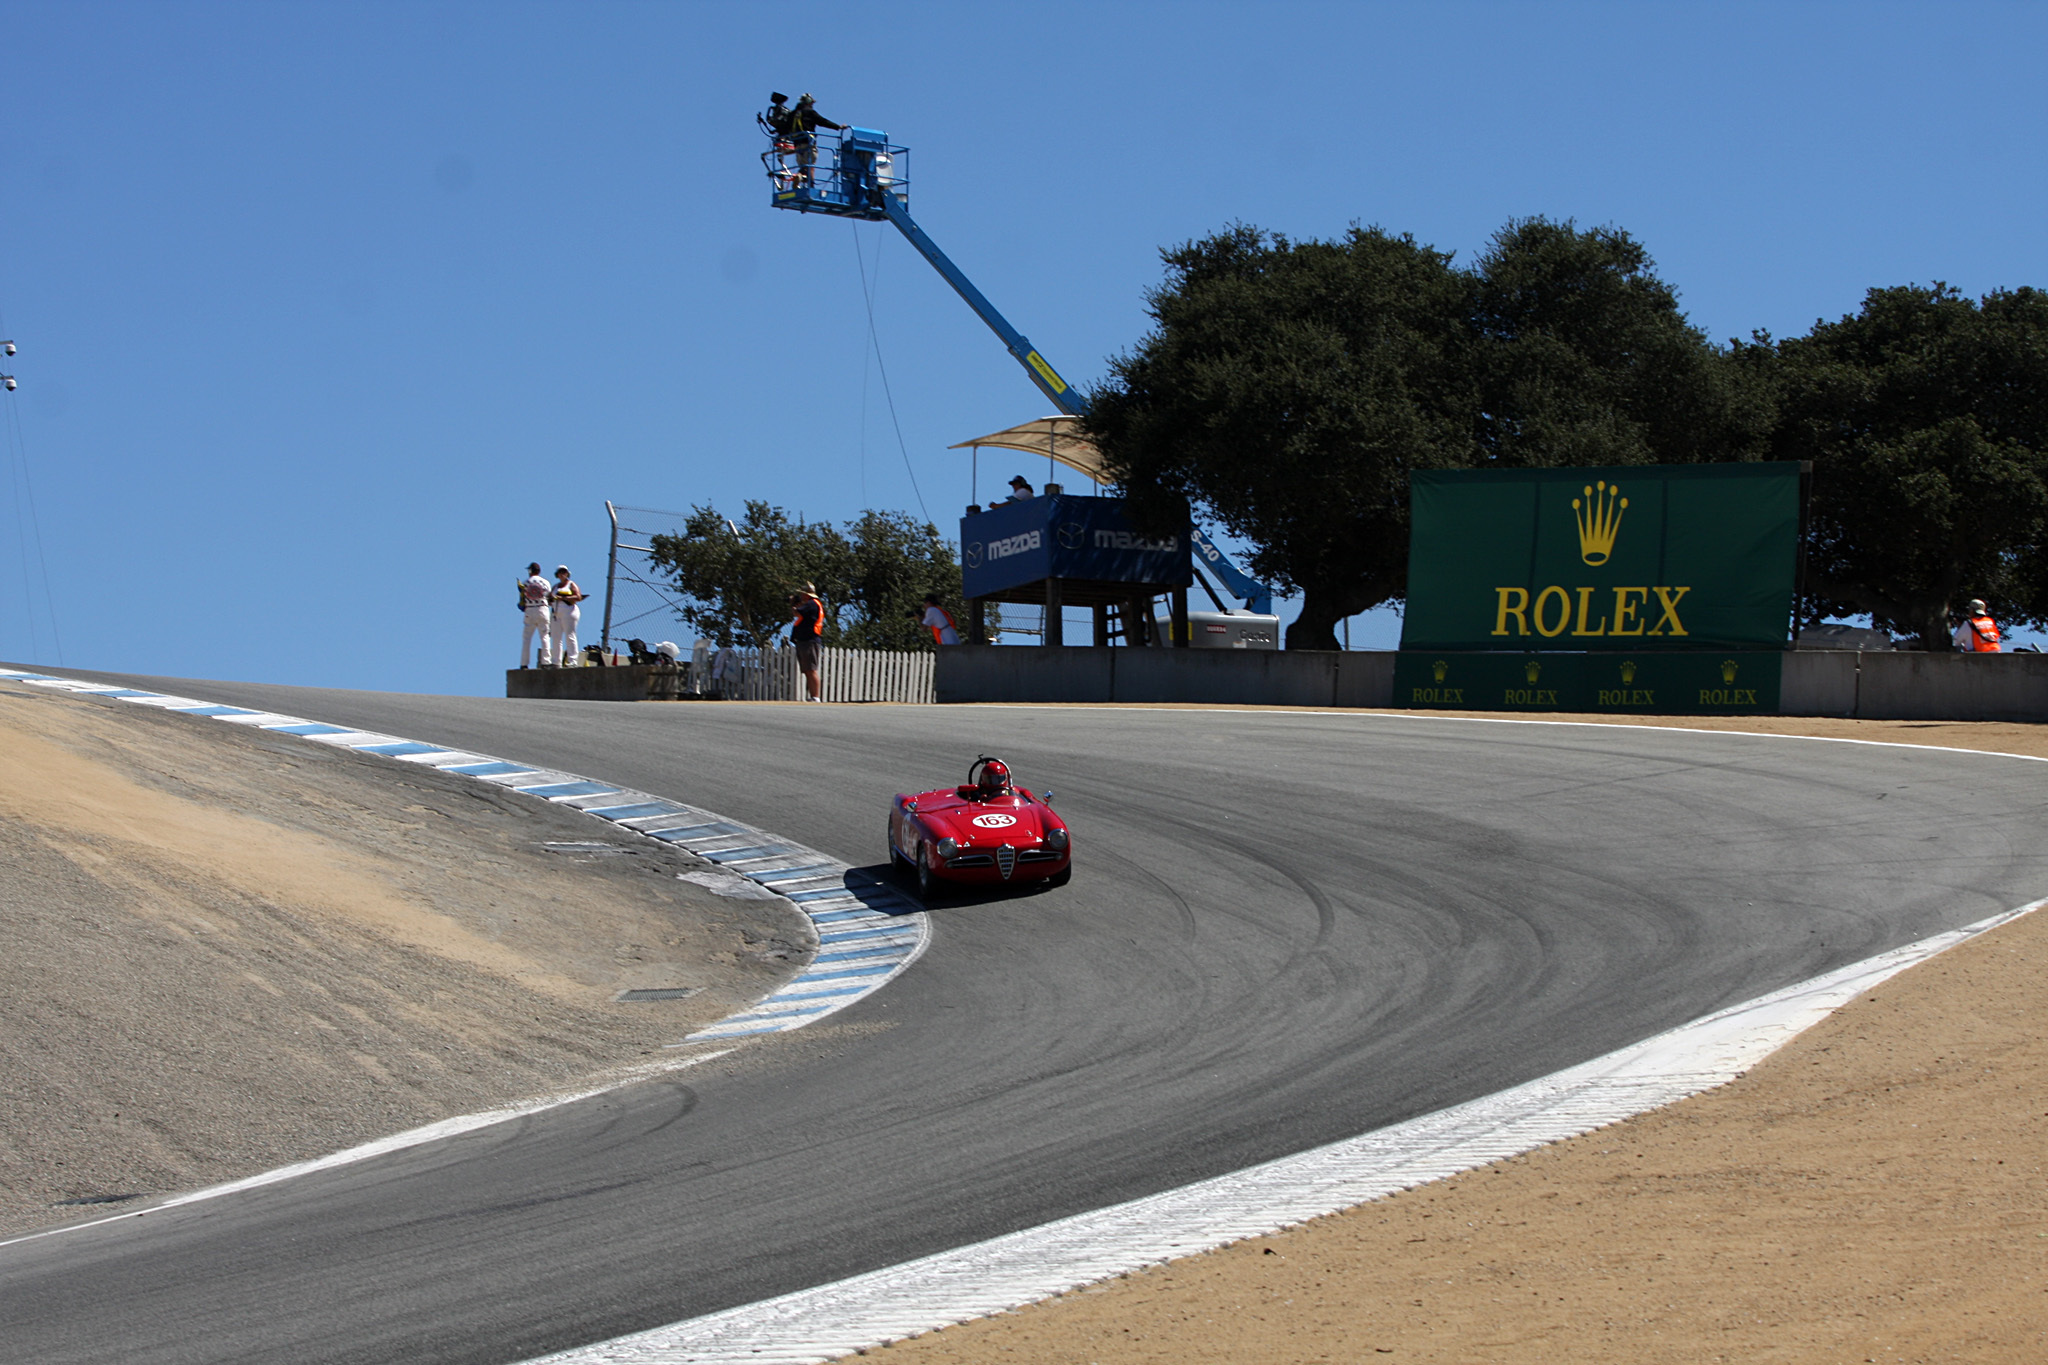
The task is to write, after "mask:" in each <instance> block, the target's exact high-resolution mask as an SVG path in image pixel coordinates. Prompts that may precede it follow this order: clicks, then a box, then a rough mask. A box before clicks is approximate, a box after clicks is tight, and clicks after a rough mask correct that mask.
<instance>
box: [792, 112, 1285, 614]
mask: <svg viewBox="0 0 2048 1365" xmlns="http://www.w3.org/2000/svg"><path fill="white" fill-rule="evenodd" d="M764 126H765V125H764ZM807 137H809V138H811V139H815V141H810V142H804V143H803V144H802V145H799V140H797V139H792V138H788V137H786V136H780V135H778V134H776V133H775V132H774V131H773V130H771V131H770V132H769V140H770V143H771V146H770V147H769V149H768V150H767V151H765V152H763V153H762V154H761V164H762V165H763V166H765V167H766V168H767V170H768V180H769V183H770V184H771V185H772V186H773V187H774V188H773V191H772V197H771V199H770V201H769V202H770V203H772V204H773V205H774V206H775V207H776V208H779V209H795V210H796V211H797V212H799V213H825V214H831V215H832V216H834V217H838V218H862V219H866V220H868V221H869V222H882V221H887V222H891V223H894V224H895V225H896V230H897V231H898V232H900V233H902V234H903V235H904V237H905V238H906V239H908V241H909V242H910V244H911V245H912V246H914V247H916V248H917V252H918V254H919V255H920V256H923V257H924V258H925V259H926V260H927V261H929V262H931V266H932V269H934V270H936V271H938V272H939V274H940V275H941V276H942V277H944V279H945V281H946V283H947V284H950V285H952V286H953V289H954V291H955V292H956V293H958V294H959V295H960V297H961V298H963V299H965V300H966V301H967V306H968V307H969V308H972V309H973V310H974V312H975V315H976V316H977V317H979V318H980V319H981V320H982V321H983V322H985V323H987V324H988V326H989V330H990V331H992V332H994V333H995V334H996V335H997V336H998V337H1000V338H1001V339H1002V342H1003V345H1004V346H1005V347H1007V348H1008V350H1009V352H1010V354H1011V355H1012V356H1014V357H1015V358H1016V360H1017V363H1018V364H1019V365H1022V366H1023V367H1024V372H1025V373H1026V374H1028V375H1030V376H1031V382H1032V383H1034V384H1036V385H1038V388H1039V391H1040V392H1042V393H1044V394H1045V396H1046V397H1047V398H1050V399H1051V400H1052V401H1053V404H1054V406H1056V407H1058V408H1059V410H1060V411H1061V412H1064V413H1066V414H1068V415H1069V416H1074V417H1079V416H1082V415H1084V414H1085V413H1086V412H1087V411H1088V400H1087V399H1086V398H1083V397H1082V396H1081V394H1080V392H1079V391H1078V390H1076V389H1075V388H1074V387H1073V386H1072V385H1070V384H1068V383H1067V381H1066V380H1064V379H1062V378H1060V374H1059V371H1058V370H1055V369H1054V368H1053V367H1052V365H1051V364H1050V363H1049V362H1048V361H1047V360H1046V358H1045V357H1044V356H1042V355H1040V354H1039V353H1038V350H1037V348H1036V347H1034V346H1033V345H1032V344H1031V342H1030V339H1029V338H1027V337H1026V336H1025V335H1024V334H1023V333H1022V332H1020V331H1018V330H1017V329H1016V328H1015V327H1012V326H1011V325H1010V321H1009V319H1008V318H1005V317H1004V316H1003V315H1002V314H1001V313H999V312H997V311H996V306H995V305H994V304H992V303H990V302H989V301H988V298H987V297H986V296H985V295H984V294H983V293H982V292H981V291H980V290H979V289H976V288H975V287H974V282H973V281H972V280H970V279H968V278H967V276H965V275H964V274H962V273H961V271H960V267H959V266H957V265H954V264H953V262H952V260H951V259H950V258H948V257H947V255H946V253H945V252H943V251H941V250H939V245H938V243H937V242H934V241H933V240H932V239H931V238H930V237H928V236H926V235H925V231H924V229H923V228H921V227H919V226H918V225H917V222H916V220H915V219H913V218H912V217H911V216H910V149H909V148H908V147H902V146H897V145H895V144H893V143H891V142H890V141H889V135H888V134H887V133H884V132H879V131H877V130H875V129H873V128H844V129H841V130H839V131H838V132H836V133H834V132H832V131H831V130H828V129H824V128H819V129H816V130H814V131H812V132H811V133H810V134H808V135H807ZM1192 540H1193V542H1194V551H1195V555H1196V557H1197V559H1198V560H1199V561H1200V565H1201V566H1204V567H1207V568H1208V569H1209V571H1210V572H1212V573H1214V574H1215V575H1216V576H1217V578H1219V579H1220V580H1221V581H1222V583H1223V586H1224V588H1225V590H1226V591H1228V592H1229V593H1231V594H1232V595H1233V596H1235V597H1238V598H1240V599H1242V600H1243V602H1244V604H1245V606H1246V607H1247V608H1248V609H1249V610H1251V611H1254V612H1257V613H1259V614H1261V615H1269V614H1271V612H1272V610H1273V590H1272V589H1271V588H1270V587H1268V586H1266V585H1265V584H1264V583H1261V582H1259V581H1258V580H1257V579H1255V578H1252V577H1251V576H1249V575H1248V574H1245V573H1244V572H1242V571H1241V570H1239V569H1238V567H1237V566H1236V565H1235V564H1233V563H1231V562H1230V560H1229V558H1228V557H1227V556H1225V555H1224V553H1223V552H1222V551H1221V550H1219V549H1218V548H1217V547H1216V544H1215V542H1214V541H1212V540H1210V539H1209V538H1208V537H1207V536H1205V535H1203V534H1202V532H1201V531H1200V530H1199V529H1196V530H1195V531H1194V533H1193V536H1192ZM1218 605H1219V606H1220V605H1221V604H1220V603H1219V604H1218Z"/></svg>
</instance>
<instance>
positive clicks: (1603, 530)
mask: <svg viewBox="0 0 2048 1365" xmlns="http://www.w3.org/2000/svg"><path fill="white" fill-rule="evenodd" d="M1620 494H1621V490H1620V489H1619V488H1616V487H1610V486H1609V485H1608V483H1607V480H1605V479H1602V480H1600V482H1599V483H1598V484H1596V485H1594V486H1593V487H1592V488H1588V489H1587V490H1586V496H1585V501H1584V502H1581V501H1580V500H1579V499H1578V498H1573V499H1572V512H1573V514H1574V515H1576V516H1577V517H1578V520H1579V558H1580V559H1583V560H1585V561H1586V562H1587V563H1588V564H1591V565H1592V566H1593V567H1595V568H1598V567H1599V566H1600V565H1602V564H1605V563H1606V562H1607V557H1608V556H1609V555H1611V554H1613V553H1614V537H1615V535H1616V534H1617V533H1618V532H1619V531H1620V530H1621V514H1622V513H1623V512H1624V511H1626V510H1628V499H1627V498H1624V497H1622V496H1620Z"/></svg>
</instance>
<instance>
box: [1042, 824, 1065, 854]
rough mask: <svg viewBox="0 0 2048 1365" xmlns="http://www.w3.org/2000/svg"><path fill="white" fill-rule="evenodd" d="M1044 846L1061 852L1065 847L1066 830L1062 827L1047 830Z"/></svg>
mask: <svg viewBox="0 0 2048 1365" xmlns="http://www.w3.org/2000/svg"><path fill="white" fill-rule="evenodd" d="M1045 846H1046V847H1047V848H1049V849H1051V850H1052V851H1053V852H1055V853H1063V852H1065V851H1066V847H1067V832H1066V831H1065V830H1063V829H1054V830H1047V831H1046V834H1045Z"/></svg>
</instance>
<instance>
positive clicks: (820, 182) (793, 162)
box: [761, 128, 910, 221]
mask: <svg viewBox="0 0 2048 1365" xmlns="http://www.w3.org/2000/svg"><path fill="white" fill-rule="evenodd" d="M810 136H811V143H810V145H809V146H808V147H806V146H804V145H803V140H802V139H801V138H790V137H786V136H774V137H771V143H770V146H769V148H768V150H767V151H765V152H763V153H761V165H762V166H763V167H764V168H765V169H766V170H767V172H768V183H769V185H770V186H772V187H773V188H772V190H771V192H770V198H769V202H770V203H771V204H773V205H774V206H775V207H776V208H779V209H795V210H797V211H798V212H799V213H829V214H833V215H835V216H837V217H841V218H866V219H869V220H871V221H880V220H882V219H884V218H886V217H888V214H887V213H886V212H885V211H884V210H883V208H882V196H883V195H884V194H893V195H895V196H896V200H897V202H898V203H900V204H902V205H904V206H905V207H906V208H907V207H908V206H909V204H910V149H909V148H908V147H901V146H896V145H894V144H892V143H891V142H890V141H889V135H888V134H887V133H882V132H877V131H876V130H874V129H872V128H847V129H843V130H841V131H839V132H834V131H833V130H832V129H830V128H820V129H818V130H817V131H816V132H814V133H812V134H811V135H810Z"/></svg>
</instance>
